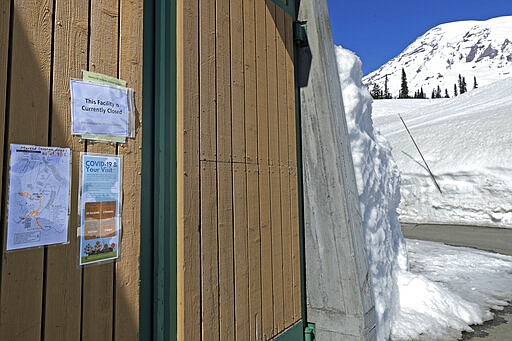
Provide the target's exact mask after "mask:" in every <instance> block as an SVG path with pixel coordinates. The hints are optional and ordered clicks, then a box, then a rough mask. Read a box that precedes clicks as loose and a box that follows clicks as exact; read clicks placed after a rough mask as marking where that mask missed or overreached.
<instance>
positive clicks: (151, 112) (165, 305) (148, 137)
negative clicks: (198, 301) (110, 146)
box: [139, 0, 177, 341]
mask: <svg viewBox="0 0 512 341" xmlns="http://www.w3.org/2000/svg"><path fill="white" fill-rule="evenodd" d="M143 39H144V41H143V44H144V51H143V53H144V66H143V103H142V106H143V113H144V118H143V122H144V123H143V127H142V131H143V137H142V139H143V141H142V193H141V194H142V204H141V259H140V272H141V284H140V331H139V332H140V337H139V338H140V340H154V341H164V340H165V341H169V340H176V326H177V293H176V286H177V283H176V243H177V241H176V200H177V198H176V0H172V1H165V0H154V1H153V0H144V33H143Z"/></svg>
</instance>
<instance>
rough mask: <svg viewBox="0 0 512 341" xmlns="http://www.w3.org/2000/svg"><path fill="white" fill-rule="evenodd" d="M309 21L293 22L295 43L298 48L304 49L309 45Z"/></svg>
mask: <svg viewBox="0 0 512 341" xmlns="http://www.w3.org/2000/svg"><path fill="white" fill-rule="evenodd" d="M306 23H307V21H294V22H293V41H294V42H295V44H296V45H297V46H298V47H303V46H306V45H307V44H308V36H307V32H306Z"/></svg>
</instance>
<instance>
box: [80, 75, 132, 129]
mask: <svg viewBox="0 0 512 341" xmlns="http://www.w3.org/2000/svg"><path fill="white" fill-rule="evenodd" d="M129 97H130V96H129V94H128V89H127V88H123V87H118V86H114V85H105V84H97V83H92V82H87V81H81V80H76V79H72V80H71V133H72V134H73V135H83V134H93V135H109V136H124V137H127V136H129V135H130V130H129V128H130V127H129V123H130V114H131V105H130V104H129Z"/></svg>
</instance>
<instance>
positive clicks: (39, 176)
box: [6, 144, 71, 251]
mask: <svg viewBox="0 0 512 341" xmlns="http://www.w3.org/2000/svg"><path fill="white" fill-rule="evenodd" d="M10 151H11V157H10V170H9V203H8V218H7V221H8V222H7V243H6V245H7V247H6V250H7V251H9V250H16V249H21V248H27V247H37V246H43V245H52V244H62V243H67V242H68V220H69V195H70V171H71V168H70V162H71V150H70V149H69V148H56V147H38V146H27V145H19V144H11V150H10Z"/></svg>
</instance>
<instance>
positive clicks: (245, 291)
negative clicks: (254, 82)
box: [229, 0, 250, 340]
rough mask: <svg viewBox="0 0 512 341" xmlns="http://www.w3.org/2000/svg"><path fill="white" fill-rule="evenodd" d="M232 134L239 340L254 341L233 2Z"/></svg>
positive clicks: (239, 43)
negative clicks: (250, 333)
mask: <svg viewBox="0 0 512 341" xmlns="http://www.w3.org/2000/svg"><path fill="white" fill-rule="evenodd" d="M229 4H230V9H229V14H230V39H231V56H230V59H231V108H232V109H231V113H232V114H231V121H232V122H231V134H232V153H233V166H232V172H233V173H232V174H233V230H234V260H233V261H234V266H235V268H234V278H235V339H236V340H250V335H249V331H250V325H249V321H250V318H249V266H248V254H247V232H248V231H247V177H246V165H245V162H246V146H245V107H244V106H245V103H244V102H245V101H244V95H245V83H244V65H243V63H244V25H243V6H242V1H239V0H231V1H230V2H229Z"/></svg>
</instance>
